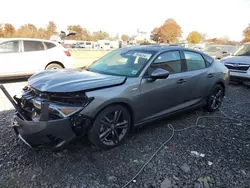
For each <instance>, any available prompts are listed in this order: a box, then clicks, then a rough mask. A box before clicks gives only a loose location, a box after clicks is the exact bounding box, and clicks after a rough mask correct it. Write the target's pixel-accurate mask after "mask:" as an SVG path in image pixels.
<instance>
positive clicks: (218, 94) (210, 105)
mask: <svg viewBox="0 0 250 188" xmlns="http://www.w3.org/2000/svg"><path fill="white" fill-rule="evenodd" d="M223 97H224V88H223V87H222V86H221V85H219V84H216V85H215V86H214V87H213V89H212V90H211V93H210V95H209V97H208V101H207V109H208V111H209V112H215V111H216V110H218V109H219V108H220V106H221V104H222V100H223Z"/></svg>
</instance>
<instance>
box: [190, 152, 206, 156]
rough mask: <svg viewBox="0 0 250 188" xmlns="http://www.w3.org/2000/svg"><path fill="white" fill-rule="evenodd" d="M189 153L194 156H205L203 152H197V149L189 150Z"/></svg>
mask: <svg viewBox="0 0 250 188" xmlns="http://www.w3.org/2000/svg"><path fill="white" fill-rule="evenodd" d="M191 155H193V156H196V157H205V154H203V153H198V152H197V151H191Z"/></svg>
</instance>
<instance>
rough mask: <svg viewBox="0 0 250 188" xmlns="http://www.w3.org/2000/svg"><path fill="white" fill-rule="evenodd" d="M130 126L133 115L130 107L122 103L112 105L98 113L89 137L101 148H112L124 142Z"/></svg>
mask: <svg viewBox="0 0 250 188" xmlns="http://www.w3.org/2000/svg"><path fill="white" fill-rule="evenodd" d="M115 117H116V118H115ZM130 127H131V115H130V113H129V111H128V109H127V108H125V107H124V106H121V105H111V106H108V107H106V108H104V109H103V110H102V111H101V112H100V113H99V114H98V115H97V117H96V118H95V120H94V123H93V126H92V127H91V129H90V130H89V132H88V139H89V141H90V142H91V143H93V144H94V145H96V146H97V147H99V148H101V149H111V148H114V147H117V146H118V145H120V144H121V143H122V141H123V140H124V137H125V136H126V135H127V133H128V132H129V130H130Z"/></svg>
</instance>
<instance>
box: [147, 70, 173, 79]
mask: <svg viewBox="0 0 250 188" xmlns="http://www.w3.org/2000/svg"><path fill="white" fill-rule="evenodd" d="M169 74H170V72H168V71H167V70H165V69H162V68H157V69H156V70H154V71H153V72H152V73H151V75H150V77H151V79H153V80H156V79H165V78H167V77H168V76H169Z"/></svg>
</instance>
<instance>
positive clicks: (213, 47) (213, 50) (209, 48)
mask: <svg viewBox="0 0 250 188" xmlns="http://www.w3.org/2000/svg"><path fill="white" fill-rule="evenodd" d="M220 50H221V47H219V46H209V47H206V48H204V50H203V51H204V52H218V51H220Z"/></svg>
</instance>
